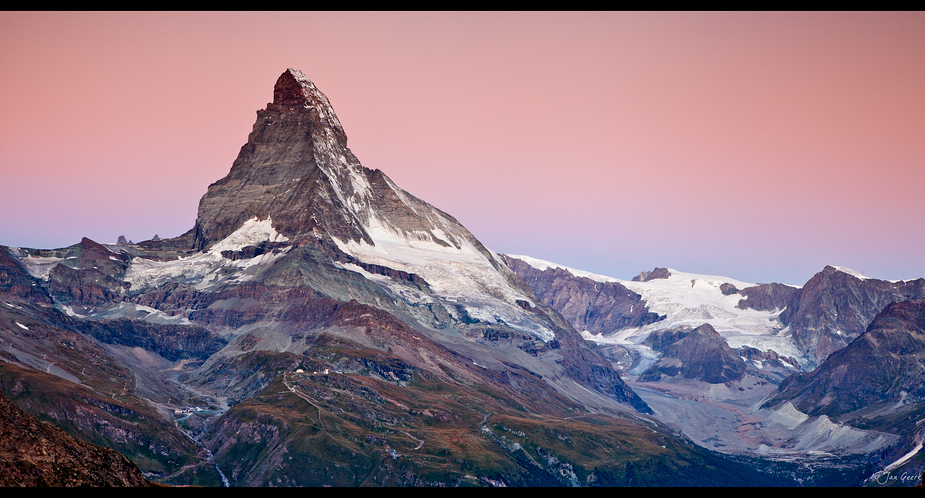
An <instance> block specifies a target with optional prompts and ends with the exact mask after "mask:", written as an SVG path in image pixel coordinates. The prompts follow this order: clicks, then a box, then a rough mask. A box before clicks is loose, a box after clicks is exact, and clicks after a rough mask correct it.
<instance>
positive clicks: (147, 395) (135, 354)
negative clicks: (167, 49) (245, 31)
mask: <svg viewBox="0 0 925 498" xmlns="http://www.w3.org/2000/svg"><path fill="white" fill-rule="evenodd" d="M346 140H347V139H346V135H345V133H344V131H343V128H342V126H341V124H340V122H339V121H338V119H337V117H336V115H335V114H334V111H333V109H332V107H331V105H330V103H329V102H328V100H327V98H326V97H325V96H324V95H323V94H322V93H321V92H320V91H318V89H317V88H316V87H315V85H314V84H313V83H311V82H310V81H309V80H308V79H307V78H305V76H304V75H303V74H302V73H301V72H299V71H296V70H291V69H290V70H287V71H286V72H284V73H283V74H282V75H281V76H280V78H279V79H278V81H277V84H276V87H275V89H274V100H273V102H272V103H270V104H268V105H267V108H266V109H264V110H261V111H258V113H257V122H256V124H255V126H254V130H253V132H252V133H251V135H250V137H249V139H248V143H247V144H246V145H244V146H243V147H242V149H241V151H240V154H239V156H238V158H237V159H236V160H235V162H234V164H233V165H232V168H231V171H230V172H229V174H228V176H226V177H225V178H223V179H221V180H219V181H218V182H216V183H215V184H213V185H211V186H210V187H209V189H208V191H207V193H206V194H205V195H204V196H203V198H202V200H201V202H200V205H199V213H198V218H197V221H196V224H195V226H194V227H193V228H192V229H191V230H190V231H189V232H187V233H185V234H183V235H181V236H179V237H176V238H171V239H163V240H154V239H152V240H149V241H143V242H140V243H138V244H133V243H131V242H130V241H127V240H122V241H120V242H121V243H119V244H112V245H109V244H99V243H97V242H94V241H91V240H89V239H84V240H82V241H81V242H80V243H78V244H75V245H74V246H71V247H67V248H60V249H51V250H39V249H28V248H7V247H0V359H2V360H3V361H2V362H0V389H2V390H3V392H4V393H6V394H7V396H8V398H9V399H10V400H11V401H13V402H14V403H15V404H16V405H17V406H19V407H20V408H22V409H23V410H25V411H27V412H29V413H32V414H34V415H37V416H40V417H42V418H43V419H44V420H47V421H49V422H52V423H54V424H56V425H58V426H59V427H61V428H63V429H64V430H66V431H68V433H70V434H72V435H74V436H76V437H79V438H81V439H84V440H87V441H91V442H96V443H98V444H102V445H105V446H108V447H110V448H115V449H118V450H119V451H121V452H122V453H124V454H125V455H127V456H128V457H129V458H130V459H132V461H134V462H136V463H137V465H138V466H139V468H141V469H142V470H143V471H144V472H145V473H146V475H148V476H149V477H150V478H152V479H154V480H157V481H158V482H162V483H174V484H202V485H223V484H224V485H321V484H334V485H363V484H366V485H372V484H377V485H381V484H389V485H416V484H421V485H459V484H479V485H522V484H528V485H529V484H532V485H537V484H542V485H613V484H621V483H622V484H645V483H658V482H663V480H664V479H666V476H668V477H667V479H670V480H671V482H674V483H691V484H693V483H697V482H701V481H700V479H702V476H703V475H705V474H709V472H710V470H709V469H720V468H721V469H724V471H723V474H724V475H725V476H726V477H727V478H728V479H729V480H728V481H725V482H726V483H730V484H736V483H738V484H747V483H757V482H765V483H773V482H781V481H776V480H774V479H773V478H770V477H768V476H766V475H763V474H761V473H759V472H756V471H755V470H754V469H751V468H749V467H748V466H745V465H742V464H739V463H734V462H730V461H728V460H725V459H723V458H721V457H719V456H717V455H715V454H712V453H709V452H706V451H705V450H703V449H702V448H700V447H697V446H695V445H692V444H690V442H689V441H686V440H684V439H679V438H677V437H675V436H674V433H673V431H672V430H671V429H669V428H667V427H666V426H664V425H662V424H660V423H658V422H656V421H655V420H653V419H650V418H648V417H646V416H645V414H649V413H651V408H650V407H649V406H648V405H647V404H646V403H645V402H644V401H642V399H641V398H640V397H639V396H638V395H637V394H636V393H635V392H634V391H633V390H632V389H630V388H629V387H628V386H627V385H626V384H625V383H624V382H623V380H622V379H621V378H620V376H619V375H618V373H617V371H616V370H615V369H614V367H613V364H612V363H611V361H609V360H608V359H607V358H605V357H604V356H603V354H602V353H601V351H600V350H599V349H598V348H597V347H596V346H595V345H594V344H592V343H588V342H587V341H585V340H584V339H583V338H582V337H581V336H580V335H579V333H578V332H577V331H576V330H575V329H574V328H573V327H572V325H570V324H569V322H568V321H567V320H566V319H565V318H563V317H562V316H561V315H560V314H559V313H557V312H556V311H554V310H553V308H551V307H549V306H548V305H547V304H545V303H544V302H543V300H542V299H540V298H539V297H538V296H537V295H536V294H535V293H534V291H533V289H531V288H530V286H528V285H526V284H525V283H524V281H523V279H521V278H520V277H518V276H517V275H516V274H515V273H514V271H512V270H511V268H510V267H509V266H508V263H506V262H505V260H504V259H502V258H501V257H499V256H497V255H496V254H494V253H493V252H492V251H490V250H488V249H487V248H485V247H484V246H483V245H482V244H481V243H480V242H479V241H478V240H477V239H476V238H475V237H474V236H473V235H472V234H471V233H469V231H468V230H466V229H465V228H464V227H463V226H462V225H460V224H459V223H458V222H457V221H456V220H455V219H453V218H452V217H451V216H450V215H448V214H446V213H444V212H442V211H440V210H438V209H436V208H434V207H433V206H431V205H429V204H427V203H426V202H424V201H422V200H420V199H417V198H416V197H414V196H412V195H411V194H409V193H408V192H405V191H404V190H402V189H401V188H399V187H398V186H397V185H395V184H394V183H393V182H392V181H391V180H390V179H389V178H388V177H387V176H385V174H383V173H382V172H381V171H378V170H369V169H367V168H365V167H363V166H362V165H360V163H359V161H358V160H357V159H356V157H354V156H353V154H352V153H351V152H350V150H349V149H348V148H347V147H346ZM587 285H590V284H587ZM605 287H606V288H605ZM624 291H625V289H621V288H620V287H619V286H616V285H614V286H603V287H601V291H600V295H599V296H596V297H594V299H588V301H587V302H588V303H589V305H591V303H593V302H597V303H598V304H599V305H602V304H603V302H604V301H605V300H606V299H607V298H610V299H611V300H616V299H617V298H618V297H619V298H620V299H623V300H624V301H625V302H626V303H628V304H629V307H630V309H631V310H635V309H636V308H637V306H636V304H634V303H637V302H638V301H634V299H637V298H638V296H637V298H634V297H633V295H632V293H624ZM591 292H592V291H591V289H590V288H589V287H587V286H586V287H579V288H578V289H577V290H576V292H575V294H574V295H573V298H575V299H578V300H581V299H585V298H584V297H582V296H584V295H588V296H590V295H591ZM592 306H593V305H592ZM639 308H640V311H638V312H637V311H628V312H627V313H628V314H629V315H630V316H632V318H630V319H628V320H627V319H624V320H623V321H622V322H620V321H619V319H618V317H617V313H613V314H611V315H608V314H607V313H602V316H601V317H596V316H594V315H593V314H591V315H587V316H586V321H587V323H589V324H590V323H599V324H609V323H617V322H619V323H622V324H628V323H636V324H651V323H653V321H654V320H656V319H657V315H654V314H652V313H648V312H646V311H645V308H644V307H639ZM601 309H603V308H601ZM634 313H637V314H634Z"/></svg>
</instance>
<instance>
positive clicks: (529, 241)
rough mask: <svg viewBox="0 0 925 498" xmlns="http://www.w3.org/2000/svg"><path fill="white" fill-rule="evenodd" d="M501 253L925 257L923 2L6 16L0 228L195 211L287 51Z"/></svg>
mask: <svg viewBox="0 0 925 498" xmlns="http://www.w3.org/2000/svg"><path fill="white" fill-rule="evenodd" d="M288 67H293V68H296V69H300V70H302V71H303V72H304V73H305V74H306V75H307V76H308V77H309V78H310V79H312V81H314V82H315V84H316V85H317V86H318V88H320V89H321V91H323V92H324V93H325V94H326V95H327V96H328V98H329V99H330V100H331V103H332V104H333V106H334V109H335V110H336V111H337V114H338V116H339V118H340V120H341V123H342V124H343V125H344V129H345V131H346V132H347V136H348V138H349V141H348V146H349V147H350V148H351V150H352V151H353V152H354V153H355V154H356V155H357V157H358V158H359V159H360V161H361V162H362V163H363V165H364V166H366V167H368V168H378V169H381V170H383V171H384V172H385V173H386V174H387V175H389V176H390V177H391V178H392V179H393V180H394V181H395V182H396V183H398V184H399V185H401V186H402V187H403V188H405V189H406V190H408V191H410V192H411V193H413V194H415V195H416V196H418V197H420V198H422V199H424V200H426V201H428V202H430V203H431V204H434V205H435V206H437V207H438V208H440V209H443V210H444V211H447V212H449V213H450V214H452V215H453V216H455V217H456V218H457V219H458V220H459V221H460V222H462V223H463V224H464V225H465V226H466V227H467V228H469V230H471V231H472V232H473V233H474V234H475V235H476V236H477V237H478V238H479V239H480V240H481V241H482V242H483V243H484V244H485V245H486V246H488V247H489V248H491V249H492V250H494V251H496V252H499V253H501V252H504V253H510V254H526V255H530V256H533V257H537V258H541V259H547V260H551V261H555V262H557V263H561V264H564V265H568V266H572V267H576V268H580V269H583V270H587V271H591V272H595V273H600V274H604V275H609V276H613V277H617V278H624V279H629V278H631V277H632V276H633V275H635V274H637V273H639V272H640V271H642V270H651V269H652V268H653V267H655V266H666V267H671V268H675V269H678V270H683V271H688V272H694V273H704V274H713V275H726V276H729V277H733V278H736V279H739V280H743V281H752V282H772V281H774V282H784V283H791V284H798V285H801V284H803V283H804V282H805V281H806V280H807V279H809V278H810V277H811V276H812V275H813V274H814V273H816V272H818V271H820V270H821V269H822V268H823V266H825V265H827V264H830V265H840V266H846V267H849V268H853V269H854V270H857V271H860V272H862V273H864V274H866V275H868V276H871V277H876V278H884V279H907V278H918V277H925V13H921V12H916V13H584V12H577V13H573V12H567V13H495V12H492V13H478V12H463V13H452V12H439V13H408V12H400V13H381V12H377V13H362V12H360V13H355V12H351V13H337V12H324V13H310V12H305V13H284V12H273V13H187V12H184V13H163V12H157V13H144V12H131V13H92V12H68V13H54V12H41V13H20V12H2V13H0V244H3V245H9V246H21V247H41V248H53V247H63V246H68V245H71V244H74V243H77V242H79V241H80V238H81V237H84V236H86V237H89V238H91V239H93V240H96V241H99V242H115V240H116V238H117V237H118V236H119V235H121V234H124V235H125V236H126V237H128V238H129V239H133V240H134V241H136V242H137V241H141V240H145V239H149V238H151V237H153V236H154V234H155V233H156V234H159V235H160V236H161V237H162V238H166V237H174V236H177V235H180V234H182V233H183V232H185V231H187V230H188V229H189V228H191V227H192V226H193V223H194V221H195V217H196V210H197V206H198V202H199V198H200V197H201V196H202V195H203V194H204V193H205V191H206V188H207V187H208V185H209V184H210V183H212V182H215V181H217V180H218V179H220V178H221V177H223V176H225V175H226V174H227V172H228V170H229V169H230V168H231V164H232V162H233V161H234V158H235V157H236V155H237V153H238V150H239V149H240V147H241V146H242V145H243V144H244V143H245V142H246V141H247V135H248V133H249V132H250V130H251V128H252V127H253V124H254V121H255V119H256V111H257V110H258V109H261V108H263V107H265V106H266V104H267V102H270V101H271V100H272V97H273V84H274V82H275V81H276V78H277V77H278V76H279V75H280V73H282V72H283V71H284V70H285V69H286V68H288Z"/></svg>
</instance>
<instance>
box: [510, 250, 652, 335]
mask: <svg viewBox="0 0 925 498" xmlns="http://www.w3.org/2000/svg"><path fill="white" fill-rule="evenodd" d="M502 257H503V258H504V262H505V263H507V265H508V266H509V267H510V268H511V269H512V270H514V272H515V273H517V275H518V276H520V278H522V279H523V280H524V282H526V284H527V285H529V286H530V288H532V289H533V292H535V293H536V296H537V297H538V298H540V299H541V300H542V301H543V302H545V303H546V304H548V305H549V306H550V307H552V308H553V309H554V310H556V311H557V312H559V314H561V315H562V316H563V317H564V318H565V319H566V320H568V322H569V323H570V324H571V325H572V326H573V327H575V329H576V330H587V331H590V332H591V333H593V334H600V333H603V332H604V331H614V330H621V329H624V328H629V327H642V326H645V325H648V324H650V323H655V322H657V321H659V320H661V319H663V318H664V317H661V316H659V315H658V314H656V313H652V312H650V311H649V310H648V308H647V307H646V305H645V302H644V301H642V297H641V296H640V295H639V294H636V293H635V292H632V291H630V290H629V289H627V288H626V287H624V286H623V285H621V284H620V283H618V282H597V281H594V280H592V279H590V278H585V277H576V276H575V275H572V274H571V273H569V271H568V270H565V269H563V268H551V269H547V270H539V269H537V268H534V267H533V266H530V265H529V264H528V263H526V262H524V261H522V260H520V259H517V258H514V257H511V256H508V255H503V256H502ZM657 270H658V269H656V271H657Z"/></svg>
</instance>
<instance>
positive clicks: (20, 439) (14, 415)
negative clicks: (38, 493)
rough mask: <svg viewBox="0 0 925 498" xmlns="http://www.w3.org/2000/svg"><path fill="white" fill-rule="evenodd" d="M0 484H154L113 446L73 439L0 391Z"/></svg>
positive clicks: (73, 485)
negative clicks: (27, 411)
mask: <svg viewBox="0 0 925 498" xmlns="http://www.w3.org/2000/svg"><path fill="white" fill-rule="evenodd" d="M0 486H4V487H11V486H27V487H32V486H43V487H46V486H52V487H77V486H81V487H85V486H99V487H110V486H133V487H134V486H153V484H152V483H151V482H150V481H148V480H147V479H145V477H144V476H143V475H142V473H141V471H140V470H138V467H136V466H135V465H134V464H133V463H132V462H130V461H129V460H128V459H127V458H125V457H124V456H122V455H121V454H119V453H118V452H116V451H113V450H111V449H109V448H103V447H100V446H96V445H93V444H89V443H85V442H82V441H79V440H77V439H74V438H73V437H71V436H69V435H68V434H66V433H65V432H64V431H62V430H61V429H59V428H57V427H55V426H52V425H50V424H47V423H44V422H41V421H39V420H37V419H36V418H35V417H33V416H31V415H29V414H27V413H25V412H23V411H22V410H20V409H19V408H18V407H17V406H16V405H14V404H13V403H11V402H10V401H9V400H8V399H6V397H5V396H3V394H2V393H0Z"/></svg>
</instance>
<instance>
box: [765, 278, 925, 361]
mask: <svg viewBox="0 0 925 498" xmlns="http://www.w3.org/2000/svg"><path fill="white" fill-rule="evenodd" d="M923 297H925V279H923V278H919V279H916V280H907V281H899V282H889V281H886V280H877V279H873V278H859V277H857V276H855V275H852V274H850V273H848V272H845V271H840V270H839V269H837V268H835V267H832V266H826V267H825V268H824V269H823V270H822V271H821V272H819V273H817V274H816V275H814V276H813V277H812V278H811V279H809V281H808V282H806V284H804V285H803V288H802V289H801V290H800V296H799V299H798V300H797V301H796V302H795V303H794V304H791V305H790V306H788V308H787V309H786V310H785V311H784V313H782V314H781V321H782V322H783V323H785V324H787V325H789V326H790V328H791V331H792V332H791V334H792V336H793V339H794V342H796V344H797V345H798V346H799V347H800V348H801V349H803V350H804V351H808V352H811V353H812V355H813V356H814V358H815V359H816V360H817V361H820V362H821V361H822V360H824V359H825V358H826V357H828V355H830V354H832V353H834V352H835V351H838V350H839V349H841V348H843V347H845V346H846V345H848V343H849V342H851V341H852V340H854V339H855V338H856V337H858V336H859V335H861V333H863V332H864V330H865V329H866V328H867V326H868V324H870V322H871V320H873V318H874V316H876V315H877V313H879V312H880V311H881V310H883V309H884V308H885V307H886V306H887V305H888V304H890V303H892V302H901V301H906V300H908V299H921V298H923Z"/></svg>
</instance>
